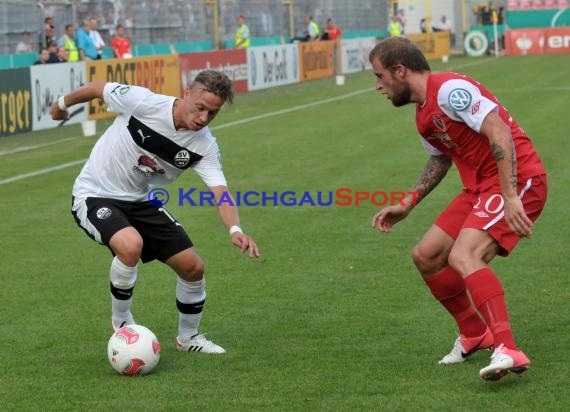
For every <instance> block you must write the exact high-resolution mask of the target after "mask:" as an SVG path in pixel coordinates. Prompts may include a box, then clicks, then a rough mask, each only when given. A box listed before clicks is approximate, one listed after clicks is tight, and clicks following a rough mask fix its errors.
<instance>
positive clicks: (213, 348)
mask: <svg viewBox="0 0 570 412" xmlns="http://www.w3.org/2000/svg"><path fill="white" fill-rule="evenodd" d="M176 349H178V350H179V351H181V352H202V353H226V350H225V349H224V348H222V347H221V346H218V345H216V344H215V343H214V342H212V341H211V340H208V339H206V338H205V336H204V335H201V334H198V335H194V336H192V337H191V338H190V339H187V340H181V339H180V338H178V337H177V338H176Z"/></svg>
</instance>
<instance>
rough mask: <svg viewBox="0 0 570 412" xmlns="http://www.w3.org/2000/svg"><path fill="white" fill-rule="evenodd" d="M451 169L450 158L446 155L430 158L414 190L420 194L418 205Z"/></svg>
mask: <svg viewBox="0 0 570 412" xmlns="http://www.w3.org/2000/svg"><path fill="white" fill-rule="evenodd" d="M450 168H451V158H450V157H448V156H444V155H442V156H430V158H429V160H428V162H427V163H426V165H425V167H424V170H423V171H422V174H421V175H420V177H419V179H418V181H417V182H416V185H415V186H414V189H413V190H414V191H416V192H420V194H419V195H418V197H417V203H419V202H421V201H422V199H423V198H424V197H426V196H427V195H428V194H429V193H430V192H431V191H432V190H433V189H434V188H435V187H436V186H437V185H438V184H439V182H441V180H442V179H443V178H444V176H445V175H446V174H447V171H448V170H449V169H450Z"/></svg>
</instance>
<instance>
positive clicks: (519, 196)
mask: <svg viewBox="0 0 570 412" xmlns="http://www.w3.org/2000/svg"><path fill="white" fill-rule="evenodd" d="M369 58H370V62H371V63H372V68H373V70H374V74H375V76H376V89H377V90H378V91H379V92H381V93H382V94H384V95H385V96H386V97H387V98H388V99H389V100H391V101H392V104H393V105H394V106H396V107H400V106H403V105H406V104H408V103H415V104H416V125H417V128H418V131H419V133H420V135H421V136H422V139H421V140H422V143H423V144H424V147H425V148H426V151H427V152H428V154H429V160H428V162H427V164H426V166H425V168H424V170H423V172H422V174H421V176H420V178H419V179H418V181H417V183H416V185H415V186H414V188H413V189H412V191H416V192H421V193H422V194H421V195H420V197H419V198H418V199H417V201H416V202H413V201H412V199H411V198H410V199H407V200H405V202H404V204H403V205H396V206H389V207H386V208H384V209H381V210H380V211H379V212H378V213H377V214H376V215H374V217H373V219H372V227H373V228H377V229H379V230H380V231H381V232H386V233H389V232H391V231H392V227H393V225H394V224H396V223H398V222H399V221H401V220H402V219H404V218H406V217H407V216H408V214H409V213H410V212H411V211H412V209H413V207H414V206H415V205H416V204H417V203H418V202H419V201H421V200H422V199H423V198H424V197H425V196H427V195H428V194H429V193H430V192H431V191H432V190H433V188H435V187H436V186H437V185H438V184H439V182H440V181H441V180H442V179H443V177H444V176H445V174H446V173H447V171H448V170H449V168H450V167H451V164H452V163H453V164H455V166H456V167H457V169H458V171H459V175H460V177H461V180H462V183H463V186H464V190H463V191H462V192H461V193H460V194H459V195H458V196H457V197H456V198H455V199H453V200H452V201H451V203H450V204H449V205H448V207H447V208H446V209H445V210H444V211H443V213H441V215H440V216H439V217H438V218H437V220H436V221H435V223H434V225H432V227H431V228H430V229H429V230H428V231H427V232H426V233H425V235H424V236H423V238H422V239H421V240H420V242H419V243H418V244H417V245H416V246H415V248H414V250H413V253H412V258H413V260H414V263H415V265H416V266H417V268H418V270H419V271H420V273H421V274H422V276H423V279H424V280H425V283H426V285H427V286H428V288H429V289H430V291H431V292H432V294H433V295H434V297H435V298H436V299H437V300H439V301H440V303H441V304H442V305H443V306H444V307H445V308H446V309H447V311H448V312H449V313H450V314H451V315H452V316H453V318H454V319H455V321H456V323H457V325H458V328H459V337H458V338H457V340H456V341H455V345H454V347H453V349H452V351H451V352H450V353H449V354H448V355H446V356H444V357H443V359H441V361H440V363H441V364H453V363H459V362H463V361H464V360H465V359H467V358H468V357H469V356H470V355H471V354H473V353H474V352H476V351H477V350H480V349H488V348H492V347H494V352H493V354H492V356H491V362H490V364H489V365H488V366H487V367H485V368H483V369H481V371H480V372H479V374H480V376H481V378H483V379H485V380H498V379H501V378H502V377H503V376H505V375H507V374H509V373H511V372H515V373H517V374H520V373H522V372H524V371H525V370H527V369H528V368H529V367H530V360H529V359H528V357H527V356H526V355H525V354H524V353H523V352H522V351H521V350H520V349H519V348H518V347H517V345H516V343H515V340H514V338H513V334H512V331H511V327H510V323H509V317H508V314H507V307H506V304H505V299H504V290H503V287H502V285H501V282H500V281H499V278H498V277H497V275H496V273H495V272H494V271H493V269H491V268H490V267H489V265H488V264H489V262H490V261H491V260H492V259H493V258H494V257H495V256H497V255H501V256H507V255H508V254H509V253H510V252H511V251H512V250H513V249H514V247H515V246H516V244H517V243H518V241H519V240H520V239H521V238H523V237H529V236H530V235H531V227H532V225H533V223H534V222H535V221H536V219H537V218H538V217H539V215H540V213H541V211H542V209H543V207H544V204H545V202H546V195H547V181H546V172H545V170H544V167H543V165H542V162H541V160H540V158H539V157H538V154H537V153H536V151H535V149H534V148H533V146H532V143H531V141H530V139H529V138H528V136H527V135H526V134H525V133H524V131H523V130H522V129H521V128H520V127H519V126H518V124H517V123H516V122H515V120H514V119H513V118H512V117H511V115H510V114H509V113H508V112H507V110H506V109H505V108H504V107H503V106H502V105H501V104H500V103H499V102H498V100H497V99H496V98H495V97H494V96H493V95H492V94H491V93H490V92H489V91H488V90H487V89H486V88H485V87H483V86H482V85H481V84H479V83H478V82H476V81H475V80H473V79H471V78H469V77H467V76H464V75H460V74H457V73H437V74H435V73H431V71H430V67H429V64H428V62H427V60H426V58H425V56H424V55H423V54H422V52H421V51H420V50H419V49H418V48H417V47H416V46H415V45H414V44H413V43H412V42H410V41H409V40H407V39H405V38H402V37H392V38H389V39H386V40H384V41H382V42H380V43H379V44H378V45H376V47H374V49H373V50H372V51H371V52H370V56H369ZM469 295H470V296H471V299H470V298H469Z"/></svg>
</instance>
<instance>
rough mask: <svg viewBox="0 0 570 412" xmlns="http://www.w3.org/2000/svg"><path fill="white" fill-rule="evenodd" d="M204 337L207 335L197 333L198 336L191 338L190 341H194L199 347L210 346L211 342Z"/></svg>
mask: <svg viewBox="0 0 570 412" xmlns="http://www.w3.org/2000/svg"><path fill="white" fill-rule="evenodd" d="M206 335H207V333H198V334H196V335H194V336H192V338H191V339H192V340H195V341H196V342H198V343H199V344H200V345H208V344H210V343H211V342H210V341H209V340H208V339H206Z"/></svg>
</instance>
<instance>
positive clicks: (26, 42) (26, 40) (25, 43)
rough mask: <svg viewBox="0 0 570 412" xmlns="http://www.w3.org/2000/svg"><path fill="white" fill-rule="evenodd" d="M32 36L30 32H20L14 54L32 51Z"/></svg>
mask: <svg viewBox="0 0 570 412" xmlns="http://www.w3.org/2000/svg"><path fill="white" fill-rule="evenodd" d="M33 52H34V48H33V46H32V38H31V37H30V33H29V32H27V31H25V32H23V33H22V36H21V38H20V42H19V43H18V44H17V45H16V54H25V53H33Z"/></svg>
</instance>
